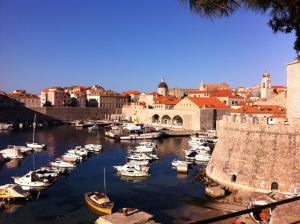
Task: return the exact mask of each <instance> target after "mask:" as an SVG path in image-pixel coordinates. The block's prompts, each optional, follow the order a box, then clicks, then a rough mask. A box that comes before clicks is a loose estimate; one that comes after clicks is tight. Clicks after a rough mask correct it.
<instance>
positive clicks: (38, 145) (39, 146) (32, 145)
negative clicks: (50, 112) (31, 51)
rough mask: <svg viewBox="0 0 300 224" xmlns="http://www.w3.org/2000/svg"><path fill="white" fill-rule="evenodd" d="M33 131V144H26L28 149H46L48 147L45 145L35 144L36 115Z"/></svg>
mask: <svg viewBox="0 0 300 224" xmlns="http://www.w3.org/2000/svg"><path fill="white" fill-rule="evenodd" d="M32 126H33V131H32V142H31V143H26V145H27V147H29V148H33V149H44V148H45V147H46V145H45V144H39V143H37V142H35V139H34V137H35V128H36V114H34V119H33V124H32Z"/></svg>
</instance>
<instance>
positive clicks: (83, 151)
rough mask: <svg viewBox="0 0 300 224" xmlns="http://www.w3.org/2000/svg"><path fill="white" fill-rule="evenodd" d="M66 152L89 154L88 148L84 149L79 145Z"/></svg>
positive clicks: (81, 154) (80, 154)
mask: <svg viewBox="0 0 300 224" xmlns="http://www.w3.org/2000/svg"><path fill="white" fill-rule="evenodd" d="M68 153H73V154H76V155H79V156H83V157H84V156H87V155H88V154H89V152H88V150H86V149H85V148H81V146H76V148H75V149H70V150H68Z"/></svg>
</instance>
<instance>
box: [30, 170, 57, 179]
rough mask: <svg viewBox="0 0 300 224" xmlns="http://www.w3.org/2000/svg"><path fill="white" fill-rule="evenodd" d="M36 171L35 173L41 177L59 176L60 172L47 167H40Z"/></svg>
mask: <svg viewBox="0 0 300 224" xmlns="http://www.w3.org/2000/svg"><path fill="white" fill-rule="evenodd" d="M34 172H35V175H36V176H37V177H39V178H49V177H50V178H57V177H58V176H59V173H58V172H55V171H54V170H51V169H45V168H40V169H38V170H36V171H34Z"/></svg>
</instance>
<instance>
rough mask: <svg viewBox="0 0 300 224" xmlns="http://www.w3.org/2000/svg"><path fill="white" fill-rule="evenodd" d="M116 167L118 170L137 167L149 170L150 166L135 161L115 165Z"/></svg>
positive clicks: (137, 168) (140, 169) (139, 169)
mask: <svg viewBox="0 0 300 224" xmlns="http://www.w3.org/2000/svg"><path fill="white" fill-rule="evenodd" d="M113 167H114V169H116V170H117V172H121V171H122V170H123V171H124V170H127V169H136V170H138V171H146V172H148V171H149V166H146V165H140V164H139V163H135V162H128V163H126V164H125V165H123V166H113Z"/></svg>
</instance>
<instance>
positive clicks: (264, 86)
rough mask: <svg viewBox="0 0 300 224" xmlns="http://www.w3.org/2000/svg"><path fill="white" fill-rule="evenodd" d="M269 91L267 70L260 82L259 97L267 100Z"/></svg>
mask: <svg viewBox="0 0 300 224" xmlns="http://www.w3.org/2000/svg"><path fill="white" fill-rule="evenodd" d="M270 91H271V77H270V74H269V73H268V72H265V73H264V74H263V78H262V80H261V83H260V98H262V99H265V100H267V99H268V98H269V96H270Z"/></svg>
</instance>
